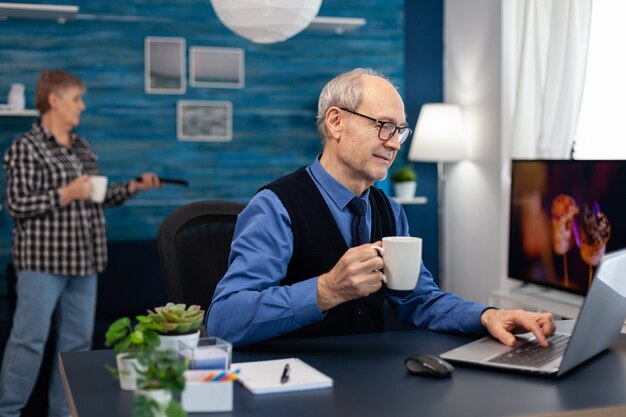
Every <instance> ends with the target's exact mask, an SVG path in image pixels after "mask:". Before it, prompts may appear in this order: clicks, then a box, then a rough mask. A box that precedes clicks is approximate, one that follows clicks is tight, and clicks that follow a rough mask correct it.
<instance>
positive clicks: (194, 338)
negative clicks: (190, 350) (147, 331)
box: [156, 330, 200, 353]
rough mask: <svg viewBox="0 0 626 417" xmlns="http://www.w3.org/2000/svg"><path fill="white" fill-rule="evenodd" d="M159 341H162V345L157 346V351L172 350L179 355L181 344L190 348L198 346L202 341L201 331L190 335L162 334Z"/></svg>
mask: <svg viewBox="0 0 626 417" xmlns="http://www.w3.org/2000/svg"><path fill="white" fill-rule="evenodd" d="M159 339H161V344H160V345H159V346H157V348H156V350H160V351H165V350H172V351H174V352H176V353H178V351H179V350H180V343H181V342H182V343H184V344H186V345H187V346H189V347H196V346H198V340H200V330H198V331H197V332H195V333H190V334H174V335H169V334H160V335H159Z"/></svg>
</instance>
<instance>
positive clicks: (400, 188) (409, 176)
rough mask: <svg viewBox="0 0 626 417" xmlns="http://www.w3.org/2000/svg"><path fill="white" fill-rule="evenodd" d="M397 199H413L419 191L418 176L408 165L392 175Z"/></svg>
mask: <svg viewBox="0 0 626 417" xmlns="http://www.w3.org/2000/svg"><path fill="white" fill-rule="evenodd" d="M391 181H392V182H393V186H394V189H395V191H396V197H397V198H413V197H414V196H415V190H416V189H417V174H416V173H415V171H414V170H413V168H412V167H411V166H409V165H406V166H404V167H402V168H400V169H399V170H397V171H395V172H394V173H393V174H392V175H391Z"/></svg>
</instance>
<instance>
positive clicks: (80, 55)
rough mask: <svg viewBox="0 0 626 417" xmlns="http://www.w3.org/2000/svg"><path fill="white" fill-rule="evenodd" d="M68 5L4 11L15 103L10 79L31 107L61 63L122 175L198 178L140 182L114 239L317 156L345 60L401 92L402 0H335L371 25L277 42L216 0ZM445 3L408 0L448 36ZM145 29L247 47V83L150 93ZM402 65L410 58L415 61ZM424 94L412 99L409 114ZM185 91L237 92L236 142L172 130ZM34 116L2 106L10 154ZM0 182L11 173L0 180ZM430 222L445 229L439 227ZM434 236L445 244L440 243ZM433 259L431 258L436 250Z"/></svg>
mask: <svg viewBox="0 0 626 417" xmlns="http://www.w3.org/2000/svg"><path fill="white" fill-rule="evenodd" d="M22 2H30V1H22ZM40 3H55V2H54V1H40ZM60 3H63V4H75V5H78V6H80V14H79V18H78V19H76V20H72V21H68V22H67V23H65V24H58V23H56V22H54V21H45V20H20V19H9V20H7V21H2V22H0V102H5V101H6V98H5V97H6V94H7V93H8V88H9V85H10V83H12V82H21V83H23V84H25V85H26V92H27V100H26V102H27V107H29V108H32V107H33V105H34V98H33V92H34V87H35V82H36V78H37V74H38V73H39V72H40V71H41V70H43V69H48V68H62V69H66V70H68V71H70V72H72V73H74V74H76V75H77V76H79V77H80V78H81V79H82V80H83V81H84V82H85V83H86V85H87V94H86V96H85V102H86V104H87V110H86V112H85V113H84V114H83V117H82V121H81V125H80V126H79V128H78V129H77V130H78V131H79V133H81V134H82V135H83V136H85V137H86V138H87V139H88V140H89V141H90V142H91V143H92V145H93V146H94V148H95V149H96V151H97V153H98V154H99V157H100V164H101V167H102V169H103V171H104V173H105V175H107V176H109V177H110V179H111V180H113V181H115V180H119V179H127V178H132V177H134V176H136V175H137V174H138V173H140V172H143V171H154V172H157V173H158V174H160V175H162V176H171V177H182V178H185V179H187V180H189V182H190V183H191V187H189V188H180V187H173V186H168V187H165V188H163V189H162V190H158V191H151V192H147V193H143V194H140V195H139V196H137V197H135V198H133V199H132V200H130V201H129V202H128V203H127V204H126V205H124V206H123V207H118V208H113V209H107V210H106V216H107V223H108V232H109V239H110V240H131V239H150V238H154V237H155V236H156V230H157V228H158V226H159V225H160V223H161V221H162V220H163V218H164V217H165V216H166V215H167V214H168V213H169V212H171V211H172V210H173V209H174V208H175V207H177V206H179V205H182V204H185V203H188V202H191V201H195V200H200V199H214V198H219V199H229V200H237V201H244V202H245V201H247V200H248V199H249V198H250V197H251V196H252V195H253V194H254V192H255V191H256V190H257V189H258V188H259V186H261V185H263V184H265V183H267V182H269V181H271V180H273V179H275V178H277V177H279V176H281V175H283V174H285V173H287V172H290V171H292V170H294V169H296V168H298V167H300V166H302V165H306V164H308V163H309V162H310V161H311V160H312V159H313V158H314V157H315V155H316V154H317V153H318V152H319V151H320V149H321V147H320V144H319V140H318V138H317V134H316V128H315V113H316V103H317V96H318V94H319V91H320V90H321V88H322V87H323V85H324V84H325V83H326V82H327V81H328V80H329V79H330V78H332V77H333V76H335V75H336V74H338V73H340V72H343V71H345V70H349V69H352V68H354V67H373V68H376V69H378V70H381V71H383V72H384V73H386V74H387V75H388V76H390V78H391V79H392V81H393V82H394V83H395V84H396V85H397V86H399V88H400V91H401V93H402V94H403V95H405V2H404V1H403V0H384V1H383V0H361V1H359V2H354V1H351V0H332V1H330V0H327V1H325V2H324V3H323V4H322V7H321V10H320V13H319V15H320V16H338V17H341V16H344V17H362V18H365V19H367V24H366V25H365V26H363V27H362V28H360V29H358V30H357V31H355V32H352V33H347V34H344V35H335V34H333V33H331V32H319V31H312V30H307V31H304V32H302V33H300V34H299V35H297V36H295V37H294V38H292V39H290V40H288V41H286V42H282V43H276V44H271V45H257V44H254V43H252V42H250V41H247V40H245V39H243V38H240V37H238V36H236V35H234V34H233V33H231V32H230V31H229V30H228V29H226V28H225V27H224V26H223V25H222V23H221V22H220V21H219V20H218V19H217V17H216V16H215V14H214V12H213V10H212V8H211V5H210V2H209V1H207V0H167V1H166V0H159V1H155V0H151V1H145V0H126V1H120V2H112V1H109V0H106V1H105V0H89V1H87V0H84V1H75V0H74V1H70V0H68V1H63V2H60ZM441 4H442V0H436V1H432V2H431V1H429V2H421V1H420V2H412V1H410V2H407V11H408V10H409V7H412V10H411V14H415V13H416V16H417V17H418V20H420V21H422V23H424V22H431V21H432V19H431V16H430V15H429V14H431V13H434V14H435V23H434V24H430V26H428V27H429V29H428V30H435V31H438V32H439V34H441V25H442V23H441V14H440V13H441V7H442V6H441ZM431 5H435V6H437V5H438V7H439V9H437V7H435V8H434V9H433V7H432V6H431ZM437 14H439V15H437ZM411 22H412V24H414V23H415V22H414V21H413V20H412V21H411ZM407 30H415V28H412V29H409V28H407ZM407 33H408V32H407ZM146 36H168V37H170V36H171V37H182V38H185V40H186V46H187V49H188V48H189V47H191V46H218V47H235V48H242V49H243V50H244V51H245V87H244V88H243V89H218V88H195V87H190V86H187V92H186V93H185V94H180V95H155V94H146V93H145V92H144V38H145V37H146ZM411 36H413V35H411ZM417 48H421V47H420V46H419V45H418V46H417ZM407 50H408V47H407ZM410 53H411V54H413V56H419V53H420V52H419V50H415V49H414V50H412V51H411V52H410ZM416 54H417V55H416ZM188 58H189V57H188V56H187V61H188ZM426 59H427V60H426V62H425V63H424V64H423V65H429V63H430V65H432V67H433V68H435V69H434V72H435V73H436V72H437V71H441V56H440V55H435V56H433V55H428V56H426ZM406 71H407V73H408V72H410V71H413V69H412V68H408V67H407V69H406ZM408 79H411V80H412V81H411V82H412V83H415V84H414V87H413V89H414V90H415V89H417V90H418V91H420V90H421V89H422V88H423V87H426V90H425V91H431V90H432V89H434V90H435V91H438V92H439V94H441V91H442V81H441V75H440V74H439V76H438V77H435V78H434V79H433V80H428V81H427V80H423V79H416V77H411V76H409V74H407V80H408ZM420 99H421V97H420V98H418V99H417V100H413V103H407V113H408V114H409V120H410V121H411V124H413V123H414V120H415V118H416V117H417V111H418V110H419V104H421V103H417V102H419V100H420ZM177 100H228V101H231V102H232V103H233V140H232V142H226V143H224V142H222V143H207V142H202V143H198V142H179V141H177V140H176V102H177ZM32 122H33V118H27V117H19V118H18V117H0V152H1V153H2V154H3V153H4V151H5V149H6V147H7V146H8V145H9V143H10V142H11V140H12V139H13V138H14V137H15V136H17V135H18V134H20V133H22V132H23V131H25V130H27V129H28V128H29V127H30V124H31V123H32ZM403 158H404V160H405V159H406V157H405V156H404V155H402V154H401V155H400V161H398V163H396V166H397V165H400V164H401V163H403V162H404V161H403ZM430 171H431V170H430V168H429V167H426V173H425V174H424V175H423V176H422V177H421V180H420V184H421V185H420V187H421V186H422V185H424V187H425V188H424V189H423V190H422V191H428V192H429V193H431V194H430V195H428V196H429V199H430V201H431V202H432V203H431V204H429V206H428V207H424V208H420V209H419V210H420V212H419V213H418V214H410V217H412V218H413V217H415V218H414V219H413V220H411V221H413V222H417V223H415V224H416V225H417V226H416V228H424V229H423V230H420V231H419V232H420V233H419V234H422V232H424V233H426V234H428V233H430V234H433V229H432V227H433V226H432V224H433V223H431V222H430V221H429V220H428V219H429V217H424V219H426V221H424V219H421V217H423V215H424V214H429V215H430V216H432V213H435V215H436V208H434V207H436V206H435V205H434V202H435V197H436V195H434V194H432V189H430V188H429V187H430V186H429V185H428V184H430V183H432V182H433V181H432V173H431V172H430ZM435 180H436V178H435ZM4 187H5V174H4V172H3V171H2V172H1V173H0V188H1V189H2V190H4ZM383 187H387V184H383ZM2 194H4V193H2ZM2 199H3V200H4V196H3V198H2ZM413 210H415V208H412V209H411V210H410V211H413ZM11 227H12V221H11V219H10V217H9V216H8V214H7V213H6V210H2V211H0V293H2V292H3V287H4V265H5V264H6V263H7V262H8V261H9V260H10V246H11ZM412 227H413V226H412ZM428 228H430V229H428ZM434 232H435V233H434V234H435V235H436V229H435V230H434ZM433 245H434V246H433V247H436V242H433ZM435 255H436V254H435ZM428 256H429V257H430V256H432V255H428ZM425 258H426V255H425ZM430 263H431V266H434V265H432V264H434V263H436V260H434V261H431V262H430ZM431 269H432V268H431Z"/></svg>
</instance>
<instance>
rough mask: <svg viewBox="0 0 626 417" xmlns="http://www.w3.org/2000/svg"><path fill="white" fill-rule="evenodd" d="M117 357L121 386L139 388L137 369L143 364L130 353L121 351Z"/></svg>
mask: <svg viewBox="0 0 626 417" xmlns="http://www.w3.org/2000/svg"><path fill="white" fill-rule="evenodd" d="M115 359H116V361H117V370H118V372H119V378H120V388H122V389H123V390H126V391H134V390H135V389H137V369H141V368H142V366H141V365H140V364H139V361H138V360H137V359H135V358H131V357H129V354H128V353H119V354H117V356H116V357H115Z"/></svg>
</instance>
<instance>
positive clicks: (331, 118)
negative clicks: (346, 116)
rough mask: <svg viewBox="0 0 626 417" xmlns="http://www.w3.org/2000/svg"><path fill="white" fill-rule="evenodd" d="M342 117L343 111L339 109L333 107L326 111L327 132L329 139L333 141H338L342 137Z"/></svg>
mask: <svg viewBox="0 0 626 417" xmlns="http://www.w3.org/2000/svg"><path fill="white" fill-rule="evenodd" d="M342 120H343V119H342V117H341V110H340V109H339V107H334V106H333V107H331V108H329V109H328V110H327V111H326V118H325V121H326V128H327V129H326V130H327V131H328V135H329V137H331V138H333V139H338V138H339V136H340V135H341V129H342V128H343V125H342Z"/></svg>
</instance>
